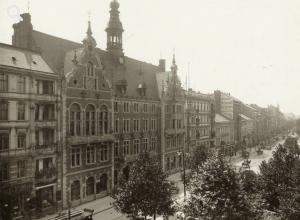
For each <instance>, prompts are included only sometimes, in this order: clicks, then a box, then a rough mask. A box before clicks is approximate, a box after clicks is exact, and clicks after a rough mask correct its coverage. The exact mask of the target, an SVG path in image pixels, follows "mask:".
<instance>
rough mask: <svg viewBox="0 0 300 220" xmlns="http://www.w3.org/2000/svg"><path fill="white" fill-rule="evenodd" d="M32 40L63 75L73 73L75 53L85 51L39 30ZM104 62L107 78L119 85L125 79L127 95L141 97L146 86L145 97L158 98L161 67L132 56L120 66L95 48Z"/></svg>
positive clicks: (107, 54) (72, 43) (126, 58)
mask: <svg viewBox="0 0 300 220" xmlns="http://www.w3.org/2000/svg"><path fill="white" fill-rule="evenodd" d="M33 37H34V40H35V42H36V45H37V46H38V47H39V48H40V49H41V50H42V53H43V55H44V56H45V57H46V59H47V61H49V62H50V63H51V64H52V65H53V66H54V68H55V69H57V70H58V71H59V72H62V73H65V74H66V73H68V72H70V71H71V70H72V59H73V57H74V50H75V49H76V50H77V51H78V52H80V50H82V48H83V45H82V44H80V43H76V42H72V41H69V40H65V39H62V38H59V37H55V36H51V35H48V34H45V33H41V32H38V31H35V30H34V31H33ZM95 50H96V52H97V53H98V55H99V57H100V59H101V62H102V63H103V66H104V68H105V74H106V77H107V78H108V79H109V80H110V81H111V82H114V83H116V82H117V81H120V80H124V79H125V80H126V81H127V83H128V86H127V92H126V95H127V96H134V97H138V96H140V94H139V93H138V91H137V88H138V85H139V84H141V83H143V84H144V85H146V88H147V90H146V98H155V99H157V98H158V91H157V85H156V73H157V72H159V71H160V68H159V67H158V66H155V65H152V64H149V63H145V62H142V61H138V60H136V59H133V58H130V57H126V56H125V57H124V63H125V65H120V64H119V63H118V61H116V60H114V59H112V57H111V55H110V54H109V53H108V52H107V51H105V50H102V49H100V48H95Z"/></svg>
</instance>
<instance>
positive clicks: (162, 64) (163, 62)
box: [158, 59, 166, 72]
mask: <svg viewBox="0 0 300 220" xmlns="http://www.w3.org/2000/svg"><path fill="white" fill-rule="evenodd" d="M158 66H159V68H160V70H161V71H162V72H166V60H165V59H159V65H158Z"/></svg>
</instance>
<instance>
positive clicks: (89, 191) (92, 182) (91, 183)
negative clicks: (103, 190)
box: [86, 176, 95, 196]
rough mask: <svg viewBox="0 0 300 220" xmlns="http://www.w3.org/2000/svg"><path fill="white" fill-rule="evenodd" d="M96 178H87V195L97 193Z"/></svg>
mask: <svg viewBox="0 0 300 220" xmlns="http://www.w3.org/2000/svg"><path fill="white" fill-rule="evenodd" d="M94 187H95V180H94V177H92V176H91V177H89V178H88V179H87V180H86V195H87V196H90V195H93V194H94V193H95V190H94V189H95V188H94Z"/></svg>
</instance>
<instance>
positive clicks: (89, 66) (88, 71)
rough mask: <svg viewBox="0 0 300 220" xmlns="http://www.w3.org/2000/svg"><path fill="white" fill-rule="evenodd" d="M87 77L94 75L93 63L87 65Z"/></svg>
mask: <svg viewBox="0 0 300 220" xmlns="http://www.w3.org/2000/svg"><path fill="white" fill-rule="evenodd" d="M87 75H88V76H93V75H94V64H93V63H92V62H88V64H87Z"/></svg>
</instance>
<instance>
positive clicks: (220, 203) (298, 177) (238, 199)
mask: <svg viewBox="0 0 300 220" xmlns="http://www.w3.org/2000/svg"><path fill="white" fill-rule="evenodd" d="M188 190H189V193H190V195H189V197H188V198H187V200H186V202H185V204H184V205H183V207H182V209H183V211H184V212H185V213H186V214H187V215H189V216H194V217H198V218H202V219H231V220H234V219H236V220H239V219H241V220H243V219H245V220H246V219H264V217H263V216H264V215H265V214H266V213H268V212H272V213H273V217H272V219H275V218H276V217H277V218H278V219H286V220H296V219H300V158H299V156H298V155H297V154H294V152H293V151H290V150H289V149H288V148H286V147H284V146H282V145H279V146H278V147H277V149H276V150H275V151H274V152H273V157H272V158H271V159H270V160H269V161H263V162H262V164H261V165H260V173H259V174H256V173H254V172H253V171H251V170H249V169H248V170H238V171H237V170H236V169H235V168H233V167H232V165H231V164H230V163H228V162H227V161H225V160H224V157H223V156H222V155H218V156H215V155H212V156H210V157H209V158H208V159H207V160H206V162H204V163H203V164H202V165H199V166H198V167H197V168H196V169H194V170H192V174H191V178H190V181H189V186H188Z"/></svg>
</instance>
